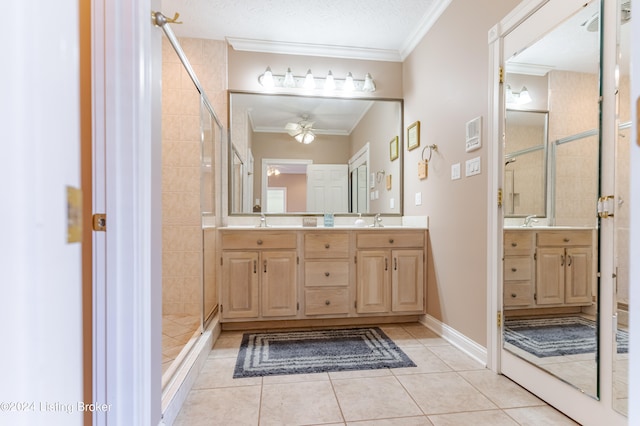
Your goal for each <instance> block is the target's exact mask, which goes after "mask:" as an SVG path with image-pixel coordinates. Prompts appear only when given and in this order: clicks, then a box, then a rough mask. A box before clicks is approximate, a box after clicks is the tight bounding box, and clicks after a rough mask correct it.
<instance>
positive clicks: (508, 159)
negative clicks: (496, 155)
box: [504, 157, 517, 167]
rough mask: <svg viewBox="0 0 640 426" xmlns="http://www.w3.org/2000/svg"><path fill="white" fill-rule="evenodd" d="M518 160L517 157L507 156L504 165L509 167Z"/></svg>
mask: <svg viewBox="0 0 640 426" xmlns="http://www.w3.org/2000/svg"><path fill="white" fill-rule="evenodd" d="M516 160H517V158H516V157H511V158H507V159H506V161H505V162H504V166H505V167H507V166H508V165H509V164H511V163H515V162H516Z"/></svg>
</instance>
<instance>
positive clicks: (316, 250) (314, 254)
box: [304, 232, 349, 259]
mask: <svg viewBox="0 0 640 426" xmlns="http://www.w3.org/2000/svg"><path fill="white" fill-rule="evenodd" d="M304 257H305V258H307V259H347V258H348V257H349V234H347V233H339V234H336V233H329V232H319V233H313V234H311V233H307V234H305V235H304Z"/></svg>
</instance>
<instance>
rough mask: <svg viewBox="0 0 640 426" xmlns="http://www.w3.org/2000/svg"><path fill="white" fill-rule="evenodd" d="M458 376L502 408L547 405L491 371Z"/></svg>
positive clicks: (472, 372)
mask: <svg viewBox="0 0 640 426" xmlns="http://www.w3.org/2000/svg"><path fill="white" fill-rule="evenodd" d="M458 374H460V375H461V376H462V377H463V378H464V379H465V380H466V381H468V382H469V383H471V384H472V385H473V386H474V387H475V388H476V389H478V390H479V391H480V392H482V393H483V394H484V395H485V396H486V397H487V398H489V399H490V400H491V401H492V402H493V403H494V404H496V405H497V406H498V407H500V408H514V407H531V406H537V405H546V404H545V403H544V402H543V401H542V400H540V399H538V398H537V397H536V396H535V395H533V394H531V393H530V392H528V391H527V390H526V389H524V388H522V387H520V386H519V385H517V384H516V383H514V382H512V381H511V380H509V379H508V378H506V377H505V376H501V375H498V374H496V373H494V372H493V371H491V370H477V371H461V372H459V373H458Z"/></svg>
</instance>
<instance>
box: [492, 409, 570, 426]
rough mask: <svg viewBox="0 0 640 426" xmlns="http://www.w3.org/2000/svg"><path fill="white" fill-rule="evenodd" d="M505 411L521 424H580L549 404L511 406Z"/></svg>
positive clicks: (535, 425) (558, 425)
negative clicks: (525, 406)
mask: <svg viewBox="0 0 640 426" xmlns="http://www.w3.org/2000/svg"><path fill="white" fill-rule="evenodd" d="M504 412H505V413H507V414H508V415H509V416H510V417H512V418H513V419H514V420H515V421H517V422H518V423H519V424H520V425H521V426H540V425H553V426H563V425H577V424H578V423H576V422H574V421H573V420H571V419H570V418H568V417H567V416H565V415H564V414H562V413H561V412H559V411H558V410H556V409H555V408H553V407H549V406H544V407H528V408H509V409H507V410H504Z"/></svg>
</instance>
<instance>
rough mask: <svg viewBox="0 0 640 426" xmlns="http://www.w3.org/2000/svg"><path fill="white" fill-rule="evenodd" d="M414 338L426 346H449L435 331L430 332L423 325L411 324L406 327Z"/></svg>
mask: <svg viewBox="0 0 640 426" xmlns="http://www.w3.org/2000/svg"><path fill="white" fill-rule="evenodd" d="M404 329H405V330H407V332H409V333H410V334H411V335H412V336H413V337H415V338H416V339H418V341H419V342H420V343H421V344H423V345H425V346H442V345H449V342H447V341H446V340H445V339H443V338H442V337H440V336H438V335H437V334H436V333H434V332H433V331H431V330H429V329H428V328H427V327H425V326H424V325H422V324H410V325H406V326H405V327H404Z"/></svg>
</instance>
